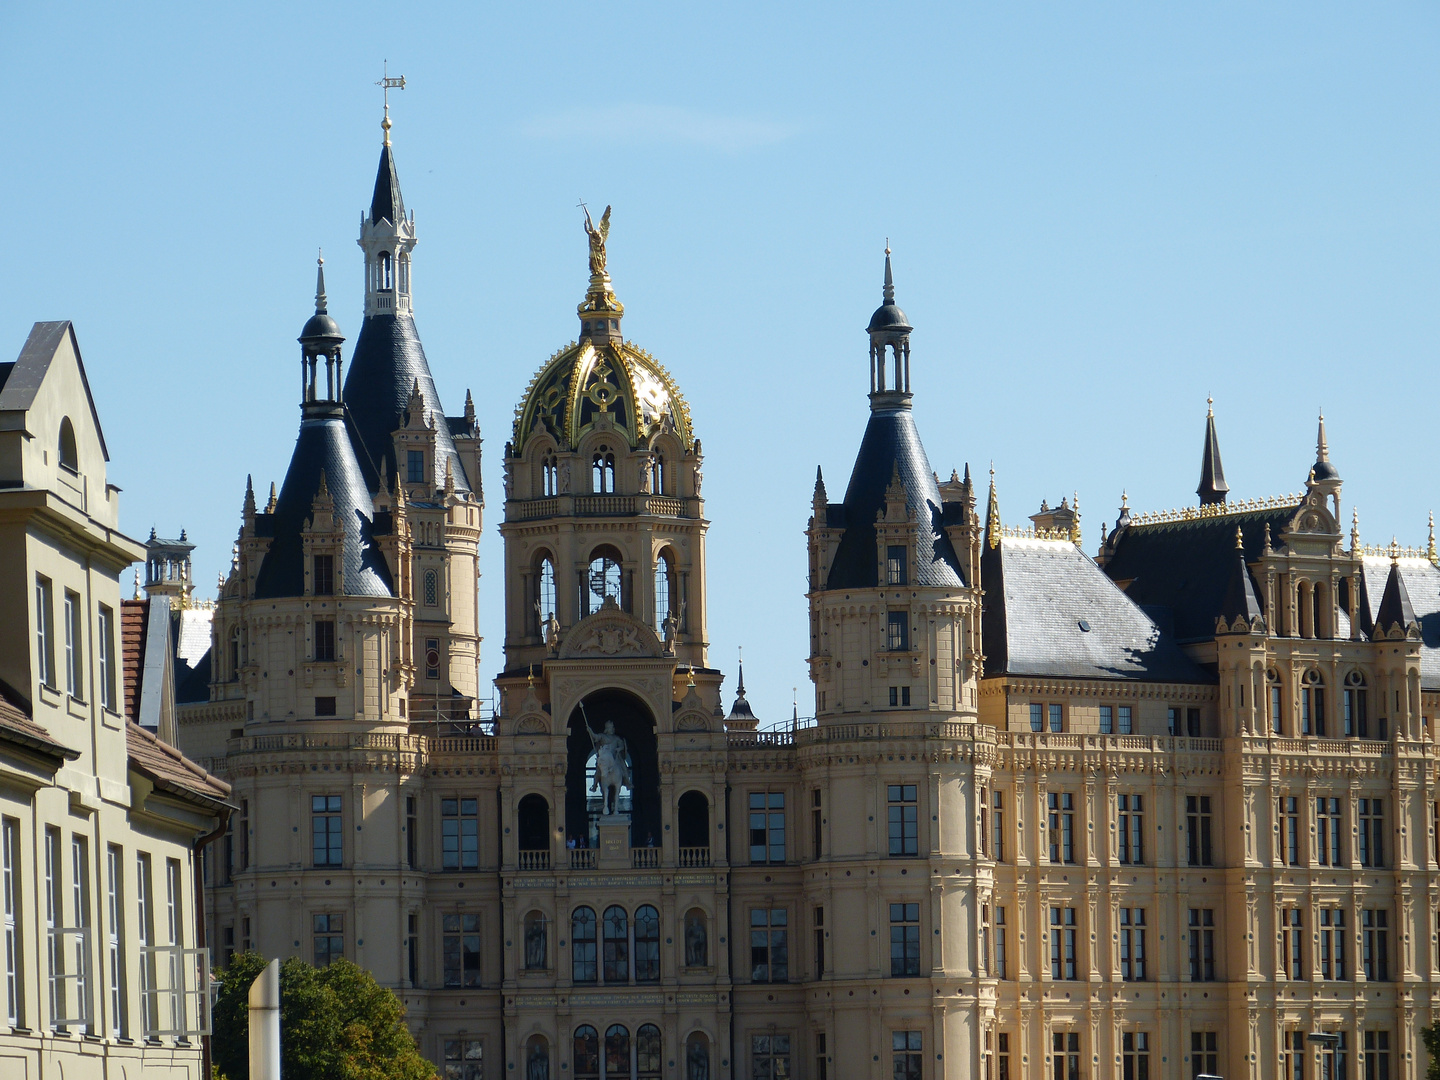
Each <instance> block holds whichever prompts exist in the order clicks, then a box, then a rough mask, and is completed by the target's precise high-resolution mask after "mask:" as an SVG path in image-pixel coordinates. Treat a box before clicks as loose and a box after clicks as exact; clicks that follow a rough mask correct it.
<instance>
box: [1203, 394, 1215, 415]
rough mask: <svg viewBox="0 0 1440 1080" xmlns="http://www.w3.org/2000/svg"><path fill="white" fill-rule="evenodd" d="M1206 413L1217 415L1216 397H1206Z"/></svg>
mask: <svg viewBox="0 0 1440 1080" xmlns="http://www.w3.org/2000/svg"><path fill="white" fill-rule="evenodd" d="M1205 415H1206V416H1214V415H1215V399H1214V398H1213V397H1206V399H1205Z"/></svg>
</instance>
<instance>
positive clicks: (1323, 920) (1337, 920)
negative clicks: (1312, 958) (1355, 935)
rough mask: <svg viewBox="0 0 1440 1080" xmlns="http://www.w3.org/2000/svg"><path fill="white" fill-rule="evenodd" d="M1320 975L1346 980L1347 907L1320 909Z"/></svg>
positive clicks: (1341, 980)
mask: <svg viewBox="0 0 1440 1080" xmlns="http://www.w3.org/2000/svg"><path fill="white" fill-rule="evenodd" d="M1320 977H1321V978H1322V979H1330V980H1332V981H1338V982H1343V981H1344V980H1345V909H1344V908H1321V909H1320Z"/></svg>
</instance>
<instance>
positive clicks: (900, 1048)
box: [890, 1031, 924, 1080]
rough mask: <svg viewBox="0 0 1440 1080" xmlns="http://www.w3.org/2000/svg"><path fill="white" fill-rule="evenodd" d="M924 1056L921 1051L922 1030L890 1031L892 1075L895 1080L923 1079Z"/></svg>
mask: <svg viewBox="0 0 1440 1080" xmlns="http://www.w3.org/2000/svg"><path fill="white" fill-rule="evenodd" d="M923 1060H924V1057H923V1055H922V1054H921V1051H920V1032H918V1031H892V1032H891V1033H890V1061H891V1070H890V1075H891V1076H893V1077H894V1078H895V1080H921V1077H922V1075H923V1072H922V1069H923V1064H922V1063H923Z"/></svg>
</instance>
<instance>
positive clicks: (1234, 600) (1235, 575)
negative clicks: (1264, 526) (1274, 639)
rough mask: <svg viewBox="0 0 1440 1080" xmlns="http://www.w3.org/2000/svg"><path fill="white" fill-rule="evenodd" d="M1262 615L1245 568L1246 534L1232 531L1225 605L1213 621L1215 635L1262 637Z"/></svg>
mask: <svg viewBox="0 0 1440 1080" xmlns="http://www.w3.org/2000/svg"><path fill="white" fill-rule="evenodd" d="M1264 630H1265V615H1264V612H1263V611H1262V609H1261V607H1260V598H1259V597H1258V596H1257V595H1256V593H1255V583H1254V582H1253V581H1252V580H1251V578H1250V568H1249V567H1248V566H1246V565H1245V531H1244V530H1243V529H1242V528H1241V527H1240V526H1238V525H1237V526H1236V527H1235V556H1234V561H1233V562H1232V563H1231V565H1230V583H1229V584H1228V585H1227V586H1226V589H1225V601H1224V603H1222V604H1221V605H1220V614H1219V615H1218V616H1217V617H1216V620H1215V632H1216V633H1217V634H1224V633H1227V632H1228V633H1235V634H1248V633H1257V634H1258V633H1263V632H1264Z"/></svg>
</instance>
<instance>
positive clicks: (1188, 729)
mask: <svg viewBox="0 0 1440 1080" xmlns="http://www.w3.org/2000/svg"><path fill="white" fill-rule="evenodd" d="M1185 733H1186V734H1187V735H1189V736H1190V738H1192V739H1198V738H1200V710H1199V709H1186V710H1185Z"/></svg>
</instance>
